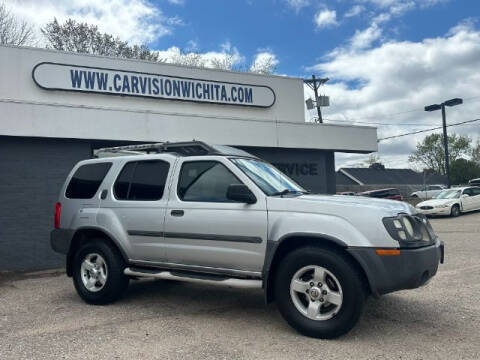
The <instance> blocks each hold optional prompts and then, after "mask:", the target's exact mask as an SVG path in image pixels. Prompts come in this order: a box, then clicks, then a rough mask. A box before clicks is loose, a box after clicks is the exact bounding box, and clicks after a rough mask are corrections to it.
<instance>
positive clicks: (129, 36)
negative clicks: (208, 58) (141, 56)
mask: <svg viewBox="0 0 480 360" xmlns="http://www.w3.org/2000/svg"><path fill="white" fill-rule="evenodd" d="M7 6H8V7H9V8H10V9H11V10H12V11H13V13H15V14H16V15H18V16H20V17H22V18H24V19H25V20H27V21H29V22H30V23H32V24H34V25H35V27H36V29H37V31H38V32H39V29H40V28H41V27H43V26H45V24H46V23H48V22H50V21H52V20H53V18H54V17H56V18H57V20H58V21H59V22H63V21H65V20H66V19H67V18H72V19H74V20H76V21H79V22H87V23H89V24H94V25H97V26H98V28H99V30H100V31H102V32H107V33H110V34H113V35H116V36H118V37H120V38H121V39H122V40H128V41H130V42H132V43H149V42H152V41H154V40H155V39H158V38H160V37H162V36H165V35H167V34H170V33H171V32H172V29H173V27H175V26H178V25H181V24H182V20H181V19H180V18H179V17H170V18H169V17H167V16H165V15H164V14H163V13H162V11H161V10H160V9H159V8H157V7H155V6H154V5H153V4H152V3H150V2H149V1H147V0H68V1H63V0H9V1H8V3H7ZM39 37H41V36H39Z"/></svg>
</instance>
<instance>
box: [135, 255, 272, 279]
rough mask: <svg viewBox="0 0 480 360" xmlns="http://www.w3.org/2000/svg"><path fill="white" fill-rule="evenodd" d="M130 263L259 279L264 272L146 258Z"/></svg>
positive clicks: (156, 267) (155, 267) (154, 267)
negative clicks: (146, 259) (155, 260)
mask: <svg viewBox="0 0 480 360" xmlns="http://www.w3.org/2000/svg"><path fill="white" fill-rule="evenodd" d="M129 263H130V264H133V265H139V266H145V267H148V268H151V269H152V268H153V269H167V270H184V271H192V272H196V273H204V274H214V275H226V276H235V277H249V278H257V279H261V278H262V273H261V272H260V271H248V270H238V269H225V268H216V267H209V266H199V265H186V264H175V263H168V262H153V261H145V260H129ZM159 271H160V270H159Z"/></svg>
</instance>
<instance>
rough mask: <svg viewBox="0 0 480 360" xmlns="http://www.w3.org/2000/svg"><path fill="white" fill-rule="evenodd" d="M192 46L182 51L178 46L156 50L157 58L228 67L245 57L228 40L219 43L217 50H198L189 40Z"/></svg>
mask: <svg viewBox="0 0 480 360" xmlns="http://www.w3.org/2000/svg"><path fill="white" fill-rule="evenodd" d="M189 45H193V46H194V47H193V48H190V49H188V50H187V52H183V51H181V50H180V48H178V47H176V46H172V47H170V48H168V49H167V50H160V51H158V54H159V58H160V59H163V60H164V61H166V62H167V63H175V64H181V65H186V66H197V67H210V68H221V69H229V68H232V67H235V66H237V65H240V64H242V63H244V62H245V57H244V56H242V55H241V54H240V52H239V51H238V49H237V48H236V47H235V46H232V44H231V43H230V42H228V41H227V42H225V43H223V44H221V45H220V49H219V50H218V51H207V52H203V53H202V52H199V51H198V44H197V43H195V42H193V43H191V42H189Z"/></svg>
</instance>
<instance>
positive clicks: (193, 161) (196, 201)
mask: <svg viewBox="0 0 480 360" xmlns="http://www.w3.org/2000/svg"><path fill="white" fill-rule="evenodd" d="M200 162H215V163H218V164H220V165H222V166H223V167H224V168H225V169H227V171H228V172H229V173H230V174H232V175H233V177H234V178H236V179H237V180H238V182H239V183H240V184H243V185H245V186H247V185H246V184H245V183H244V182H243V181H242V180H241V179H240V178H239V177H238V176H237V175H235V174H234V173H233V171H231V170H230V169H229V168H228V166H227V165H225V164H224V163H223V162H221V161H218V160H207V159H205V160H188V161H184V162H183V163H182V166H181V167H180V170H179V172H178V178H177V190H176V193H177V198H178V200H179V201H181V202H187V203H188V202H192V203H215V204H240V202H238V201H234V200H228V199H227V200H228V201H203V200H183V199H182V198H181V196H180V179H181V176H182V171H183V167H184V166H185V164H190V163H200ZM247 187H248V186H247ZM249 190H250V188H249ZM250 191H252V190H250Z"/></svg>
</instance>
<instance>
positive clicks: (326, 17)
mask: <svg viewBox="0 0 480 360" xmlns="http://www.w3.org/2000/svg"><path fill="white" fill-rule="evenodd" d="M314 22H315V25H316V26H317V29H323V28H327V27H331V26H335V25H338V22H337V12H336V11H335V10H329V9H323V10H320V11H319V12H317V13H316V14H315V18H314Z"/></svg>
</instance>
